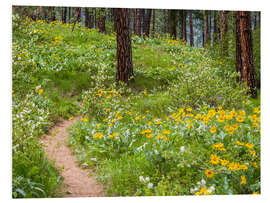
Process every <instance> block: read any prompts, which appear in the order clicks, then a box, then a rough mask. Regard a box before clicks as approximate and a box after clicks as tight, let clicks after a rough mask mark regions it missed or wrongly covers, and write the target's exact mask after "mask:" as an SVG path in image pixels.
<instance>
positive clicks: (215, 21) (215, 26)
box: [213, 11, 218, 42]
mask: <svg viewBox="0 0 270 203" xmlns="http://www.w3.org/2000/svg"><path fill="white" fill-rule="evenodd" d="M217 14H218V11H214V33H213V35H214V42H217V40H218V25H217Z"/></svg>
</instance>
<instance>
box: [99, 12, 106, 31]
mask: <svg viewBox="0 0 270 203" xmlns="http://www.w3.org/2000/svg"><path fill="white" fill-rule="evenodd" d="M98 11H99V12H98V28H99V32H101V33H105V32H106V28H105V9H104V8H100V9H99V10H98Z"/></svg>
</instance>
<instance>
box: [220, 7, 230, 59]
mask: <svg viewBox="0 0 270 203" xmlns="http://www.w3.org/2000/svg"><path fill="white" fill-rule="evenodd" d="M228 13H229V12H228V11H222V12H221V29H220V40H221V43H222V53H223V55H224V56H227V55H228V41H227V39H226V35H227V31H228V23H227V18H228Z"/></svg>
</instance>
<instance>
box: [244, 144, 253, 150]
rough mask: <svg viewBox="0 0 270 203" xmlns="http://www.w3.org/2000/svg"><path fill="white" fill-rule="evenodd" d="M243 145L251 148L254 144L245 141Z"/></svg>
mask: <svg viewBox="0 0 270 203" xmlns="http://www.w3.org/2000/svg"><path fill="white" fill-rule="evenodd" d="M245 146H246V147H247V148H249V149H251V148H253V147H254V145H253V144H251V143H246V144H245Z"/></svg>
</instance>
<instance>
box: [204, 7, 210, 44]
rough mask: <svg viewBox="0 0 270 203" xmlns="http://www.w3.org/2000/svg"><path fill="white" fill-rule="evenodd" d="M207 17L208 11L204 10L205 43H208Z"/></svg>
mask: <svg viewBox="0 0 270 203" xmlns="http://www.w3.org/2000/svg"><path fill="white" fill-rule="evenodd" d="M208 22H209V18H208V11H205V45H206V44H207V45H209V40H210V36H209V23H208Z"/></svg>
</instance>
